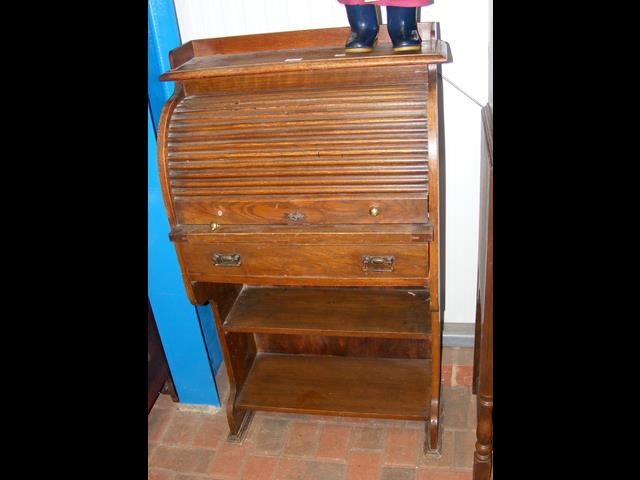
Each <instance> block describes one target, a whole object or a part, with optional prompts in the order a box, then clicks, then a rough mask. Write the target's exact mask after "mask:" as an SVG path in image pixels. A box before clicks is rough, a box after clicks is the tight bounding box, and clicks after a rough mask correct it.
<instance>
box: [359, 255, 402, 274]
mask: <svg viewBox="0 0 640 480" xmlns="http://www.w3.org/2000/svg"><path fill="white" fill-rule="evenodd" d="M395 261H396V257H394V256H392V255H390V256H385V257H375V256H369V255H364V256H363V257H362V270H363V271H365V272H369V271H371V272H393V263H394V262H395Z"/></svg>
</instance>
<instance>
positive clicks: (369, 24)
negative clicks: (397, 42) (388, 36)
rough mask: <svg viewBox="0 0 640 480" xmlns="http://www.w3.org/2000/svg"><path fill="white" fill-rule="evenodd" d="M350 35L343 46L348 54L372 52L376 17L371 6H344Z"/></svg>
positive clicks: (375, 35) (376, 34)
mask: <svg viewBox="0 0 640 480" xmlns="http://www.w3.org/2000/svg"><path fill="white" fill-rule="evenodd" d="M345 7H347V18H348V19H349V25H351V34H350V35H349V38H348V39H347V43H346V45H345V46H344V48H345V51H346V52H348V53H367V52H370V51H372V50H373V44H374V42H375V41H376V38H377V37H378V28H379V27H378V16H377V15H376V7H374V6H373V5H345Z"/></svg>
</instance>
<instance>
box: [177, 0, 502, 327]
mask: <svg viewBox="0 0 640 480" xmlns="http://www.w3.org/2000/svg"><path fill="white" fill-rule="evenodd" d="M490 1H491V0H435V3H434V4H433V5H430V6H428V7H422V11H421V20H422V21H425V22H426V21H438V22H440V34H441V38H442V39H443V40H445V41H447V42H449V44H450V46H451V52H452V56H453V62H452V63H450V64H446V65H443V67H442V74H443V76H444V77H445V82H443V83H444V92H443V95H444V106H445V108H444V116H445V134H446V139H445V148H446V162H447V164H446V172H447V179H446V182H447V184H446V195H447V197H446V206H447V239H446V240H447V244H446V305H445V308H446V310H445V321H446V322H452V323H464V322H466V323H473V322H474V321H475V293H476V269H477V258H478V210H479V205H478V200H479V188H480V106H478V105H477V104H476V103H475V102H473V101H472V100H471V99H469V98H468V97H467V96H465V95H464V94H462V93H461V92H460V91H459V90H457V89H456V88H454V87H452V86H451V85H450V84H449V83H448V82H447V81H446V80H447V79H448V80H450V81H451V82H453V83H454V84H455V85H457V86H458V87H459V88H460V89H462V90H463V91H465V92H466V93H467V94H468V95H470V96H471V97H473V98H474V99H475V100H476V101H478V102H479V103H480V104H482V105H485V104H486V103H487V100H488V92H489V84H488V79H489V73H490V72H489V55H488V46H489V24H490V12H491V5H490V4H489V2H490ZM174 2H175V7H176V14H177V17H178V24H179V27H180V36H181V38H182V41H183V42H188V41H189V40H192V39H195V38H213V37H225V36H232V35H245V34H251V33H266V32H281V31H287V30H303V29H310V28H326V27H342V26H348V22H347V16H346V13H345V8H344V6H343V5H340V4H339V3H338V2H337V1H336V0H174ZM382 18H383V21H384V22H386V12H385V9H384V8H382Z"/></svg>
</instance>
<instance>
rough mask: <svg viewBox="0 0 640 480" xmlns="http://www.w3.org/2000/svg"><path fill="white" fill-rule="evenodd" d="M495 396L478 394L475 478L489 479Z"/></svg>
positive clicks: (474, 461) (474, 460)
mask: <svg viewBox="0 0 640 480" xmlns="http://www.w3.org/2000/svg"><path fill="white" fill-rule="evenodd" d="M492 413H493V398H492V397H489V396H484V395H479V396H478V426H477V429H476V437H477V441H476V449H475V452H474V454H473V480H489V476H490V474H491V464H492V456H493V455H492V452H493V441H492V438H493V421H492V419H493V416H492Z"/></svg>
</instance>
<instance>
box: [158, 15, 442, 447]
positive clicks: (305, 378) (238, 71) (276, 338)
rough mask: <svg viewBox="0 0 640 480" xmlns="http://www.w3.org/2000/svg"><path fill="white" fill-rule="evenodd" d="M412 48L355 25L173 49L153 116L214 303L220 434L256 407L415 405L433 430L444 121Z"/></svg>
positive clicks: (196, 278) (172, 212)
mask: <svg viewBox="0 0 640 480" xmlns="http://www.w3.org/2000/svg"><path fill="white" fill-rule="evenodd" d="M419 28H420V33H421V36H422V38H423V39H425V41H424V42H423V46H422V52H421V53H413V54H398V53H393V51H392V49H391V44H390V40H389V38H388V36H387V34H386V31H385V30H386V29H385V28H381V29H380V36H379V43H378V45H377V46H376V48H375V49H374V51H373V52H372V53H370V54H359V55H351V54H345V53H344V40H345V38H346V37H347V36H348V32H349V28H332V29H321V30H307V31H298V32H284V33H275V34H261V35H249V36H240V37H227V38H217V39H207V40H194V41H191V42H188V43H186V44H185V45H183V46H181V47H179V48H177V49H175V50H173V51H172V52H171V54H170V60H171V70H170V71H169V72H167V73H165V74H164V75H163V76H162V77H161V79H163V80H173V81H175V92H174V94H173V96H172V97H171V99H169V101H168V102H167V103H166V105H165V107H164V109H163V112H162V116H161V119H160V122H159V129H158V160H159V164H160V169H159V170H160V177H161V178H160V180H161V185H162V189H163V196H164V201H165V205H166V209H167V213H168V216H169V223H170V226H171V232H170V238H171V240H172V241H173V242H174V245H175V247H176V251H177V255H178V259H179V262H180V267H181V270H182V275H183V279H184V284H185V289H186V292H187V295H188V296H189V299H190V301H191V302H192V303H194V304H206V303H210V305H211V308H212V310H213V313H214V318H215V322H216V328H217V331H218V336H219V339H220V342H221V347H222V353H223V356H224V363H225V366H226V368H227V372H228V375H229V383H230V394H229V398H228V400H227V402H226V409H227V418H228V421H229V429H230V436H229V440H231V441H239V440H240V439H241V438H242V435H243V432H244V431H245V430H246V426H247V425H248V422H249V421H250V419H251V415H252V413H253V411H255V410H268V411H282V412H296V413H312V414H325V415H343V416H365V417H372V418H395V419H409V420H423V421H426V422H427V424H426V425H427V430H428V435H427V442H426V448H427V449H428V450H437V449H438V448H439V437H440V435H439V430H441V429H439V423H440V422H439V418H440V405H439V398H440V366H441V359H440V350H441V347H440V338H441V313H442V306H441V298H440V292H441V283H442V277H441V272H440V270H441V251H440V249H439V248H438V246H439V244H440V241H441V231H442V225H441V224H440V220H439V219H440V217H441V212H440V208H441V207H440V205H441V203H442V202H441V201H440V199H441V193H440V188H439V184H440V183H441V178H440V177H441V173H440V169H439V158H440V155H439V150H440V149H441V148H442V139H441V138H440V139H439V138H438V137H439V132H440V131H439V128H438V123H439V122H441V121H442V118H441V117H442V115H441V105H440V92H441V86H440V80H439V75H438V72H439V68H440V67H439V64H441V63H444V62H446V61H448V49H447V45H446V43H444V42H442V41H440V40H439V38H438V35H437V24H435V23H421V24H419Z"/></svg>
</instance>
